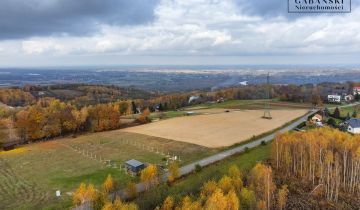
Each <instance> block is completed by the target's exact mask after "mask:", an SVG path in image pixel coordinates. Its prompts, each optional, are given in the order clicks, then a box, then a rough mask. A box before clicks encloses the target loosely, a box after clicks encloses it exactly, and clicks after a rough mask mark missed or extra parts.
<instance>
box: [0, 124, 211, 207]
mask: <svg viewBox="0 0 360 210" xmlns="http://www.w3.org/2000/svg"><path fill="white" fill-rule="evenodd" d="M214 152H216V150H210V149H208V148H205V147H202V146H198V145H194V144H188V143H184V142H176V141H173V140H168V139H163V138H157V137H151V136H146V135H141V134H135V133H127V132H122V130H115V131H108V132H101V133H93V134H86V135H82V136H79V137H77V138H61V139H56V140H52V141H46V142H39V143H34V144H29V145H24V146H21V147H19V148H17V149H15V150H12V151H7V152H5V151H0V209H3V208H5V209H42V208H43V207H48V208H49V209H69V206H70V205H71V193H72V192H73V191H74V190H75V189H76V188H77V187H78V186H79V184H80V183H81V182H85V183H90V182H91V183H94V184H95V185H96V186H97V187H98V188H99V187H100V185H101V183H102V182H103V181H104V180H105V178H106V176H107V175H108V174H111V175H112V176H113V178H114V180H116V181H117V182H118V183H119V185H120V187H124V186H126V184H127V183H128V182H129V181H138V177H132V176H130V175H128V174H127V173H126V172H125V170H124V169H122V168H121V165H122V164H123V163H124V162H125V161H126V160H129V159H137V160H139V161H142V162H144V163H152V164H157V165H165V164H166V159H167V158H169V156H174V155H176V156H178V157H180V158H181V160H180V161H179V164H180V165H183V164H186V163H189V162H192V161H194V160H197V159H200V158H202V157H206V156H208V155H211V154H213V153H214ZM56 190H60V191H61V193H62V197H61V198H57V197H56V196H55V191H56ZM20 200H21V202H19V201H20Z"/></svg>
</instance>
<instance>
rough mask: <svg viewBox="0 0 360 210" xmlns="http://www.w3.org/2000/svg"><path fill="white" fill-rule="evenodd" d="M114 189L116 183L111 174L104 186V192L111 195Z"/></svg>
mask: <svg viewBox="0 0 360 210" xmlns="http://www.w3.org/2000/svg"><path fill="white" fill-rule="evenodd" d="M113 189H114V181H113V178H112V176H111V174H109V175H108V176H107V178H106V180H105V182H104V184H103V190H104V192H105V193H107V194H108V193H109V192H111V191H112V190H113Z"/></svg>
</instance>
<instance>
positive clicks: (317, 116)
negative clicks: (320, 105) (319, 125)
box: [311, 114, 323, 123]
mask: <svg viewBox="0 0 360 210" xmlns="http://www.w3.org/2000/svg"><path fill="white" fill-rule="evenodd" d="M322 120H323V117H322V116H321V115H320V114H315V115H314V116H313V117H312V118H311V121H312V122H313V123H316V122H321V121H322Z"/></svg>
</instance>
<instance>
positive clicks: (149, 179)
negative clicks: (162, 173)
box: [140, 164, 159, 190]
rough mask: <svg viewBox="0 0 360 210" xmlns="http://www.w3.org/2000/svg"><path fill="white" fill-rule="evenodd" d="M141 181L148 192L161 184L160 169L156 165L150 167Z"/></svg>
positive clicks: (144, 172) (142, 175) (143, 174)
mask: <svg viewBox="0 0 360 210" xmlns="http://www.w3.org/2000/svg"><path fill="white" fill-rule="evenodd" d="M140 179H141V181H142V182H143V183H144V184H145V188H146V189H147V190H148V189H149V188H150V187H153V186H156V185H157V184H159V176H158V169H157V167H156V166H155V165H152V164H151V165H149V166H148V167H146V168H145V169H144V170H142V171H141V174H140Z"/></svg>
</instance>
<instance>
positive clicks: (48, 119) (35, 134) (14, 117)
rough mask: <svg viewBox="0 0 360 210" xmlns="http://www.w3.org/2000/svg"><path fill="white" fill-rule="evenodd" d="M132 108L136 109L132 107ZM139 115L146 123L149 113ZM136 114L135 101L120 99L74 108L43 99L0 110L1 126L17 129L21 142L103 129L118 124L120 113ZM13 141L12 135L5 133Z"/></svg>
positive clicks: (115, 127)
mask: <svg viewBox="0 0 360 210" xmlns="http://www.w3.org/2000/svg"><path fill="white" fill-rule="evenodd" d="M134 109H135V110H134ZM144 112H145V114H142V115H140V116H139V119H138V120H139V122H147V121H148V118H147V116H148V115H149V112H147V111H146V110H145V111H144ZM134 113H138V110H137V105H136V103H135V102H134V101H119V102H114V103H107V104H97V105H93V106H86V107H82V108H77V107H76V106H74V105H71V104H69V103H64V102H61V101H60V100H58V99H53V98H44V99H42V100H40V101H38V102H37V103H36V104H35V105H31V106H27V107H26V108H23V109H20V110H19V111H9V112H8V113H3V114H2V118H1V120H0V121H1V122H2V123H1V124H2V127H5V128H7V129H8V130H16V132H17V135H16V136H17V137H18V138H20V140H22V141H34V140H38V139H49V138H53V137H56V136H63V135H65V134H76V133H78V132H82V131H92V132H98V131H105V130H112V129H117V128H119V127H120V125H121V121H120V116H121V115H130V114H134ZM8 138H9V139H10V140H14V136H12V137H11V136H8Z"/></svg>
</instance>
